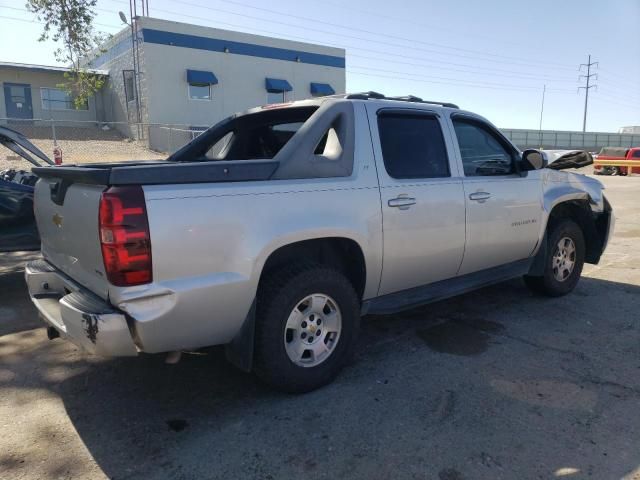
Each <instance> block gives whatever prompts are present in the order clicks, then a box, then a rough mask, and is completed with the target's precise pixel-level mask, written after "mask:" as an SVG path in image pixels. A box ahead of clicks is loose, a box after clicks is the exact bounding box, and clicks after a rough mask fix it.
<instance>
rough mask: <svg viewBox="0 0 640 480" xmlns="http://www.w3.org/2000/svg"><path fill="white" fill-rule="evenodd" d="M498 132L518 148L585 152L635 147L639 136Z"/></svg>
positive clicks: (503, 129)
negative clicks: (607, 148) (605, 148)
mask: <svg viewBox="0 0 640 480" xmlns="http://www.w3.org/2000/svg"><path fill="white" fill-rule="evenodd" d="M500 131H501V132H502V133H503V134H504V135H505V136H506V137H507V138H508V139H510V140H511V141H512V142H513V143H515V144H516V145H517V146H518V147H519V148H523V149H524V148H544V149H546V150H553V149H558V150H587V151H589V152H599V151H600V149H601V148H602V147H627V148H629V147H637V146H640V135H634V134H628V133H607V132H584V133H583V132H570V131H561V130H521V129H509V128H501V129H500Z"/></svg>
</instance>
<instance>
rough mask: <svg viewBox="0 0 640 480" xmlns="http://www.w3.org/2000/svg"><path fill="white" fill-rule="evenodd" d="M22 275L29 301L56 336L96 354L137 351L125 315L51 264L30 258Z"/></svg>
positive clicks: (110, 354)
mask: <svg viewBox="0 0 640 480" xmlns="http://www.w3.org/2000/svg"><path fill="white" fill-rule="evenodd" d="M25 279H26V281H27V286H28V288H29V296H30V297H31V301H32V302H33V303H34V305H35V306H36V308H37V309H38V311H39V312H40V315H41V317H42V318H43V320H44V321H45V322H46V323H48V324H49V325H51V326H52V327H54V328H55V329H56V330H58V332H60V336H62V337H63V338H66V339H68V340H70V341H71V342H73V343H74V344H76V345H78V346H79V347H81V348H83V349H84V350H86V351H88V352H89V353H93V354H96V355H103V356H135V355H137V353H138V349H137V348H136V345H135V343H134V341H133V337H132V336H131V332H130V330H129V326H128V324H127V318H126V316H125V315H124V314H123V313H122V312H120V311H119V310H117V309H115V308H113V307H112V306H111V305H109V304H108V303H107V302H105V301H104V300H102V299H100V298H99V297H97V296H95V295H94V294H93V293H91V292H89V291H88V290H86V289H85V288H83V287H81V286H80V285H78V284H77V283H75V282H74V281H73V280H71V279H70V278H69V277H67V276H66V275H64V274H63V273H62V272H60V271H59V270H57V269H56V268H55V267H54V266H53V265H51V264H50V263H48V262H47V261H45V260H36V261H33V262H30V263H28V264H27V266H26V268H25Z"/></svg>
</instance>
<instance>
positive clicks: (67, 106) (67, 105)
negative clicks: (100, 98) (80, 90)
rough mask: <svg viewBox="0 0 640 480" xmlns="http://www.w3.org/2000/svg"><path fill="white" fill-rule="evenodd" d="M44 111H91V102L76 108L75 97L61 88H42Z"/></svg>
mask: <svg viewBox="0 0 640 480" xmlns="http://www.w3.org/2000/svg"><path fill="white" fill-rule="evenodd" d="M40 92H41V95H42V109H43V110H89V102H88V101H85V102H84V103H83V104H82V105H80V106H79V107H78V108H76V106H75V104H74V103H73V100H74V97H73V95H70V94H69V93H68V92H66V91H64V90H61V89H59V88H41V89H40Z"/></svg>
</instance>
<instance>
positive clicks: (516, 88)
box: [349, 70, 571, 93]
mask: <svg viewBox="0 0 640 480" xmlns="http://www.w3.org/2000/svg"><path fill="white" fill-rule="evenodd" d="M349 73H350V74H351V75H356V76H365V77H377V78H389V79H393V80H408V81H411V82H418V83H429V84H431V83H432V84H438V85H454V86H460V87H471V88H485V89H489V90H513V91H517V92H523V93H524V92H531V91H532V90H535V89H537V88H536V87H528V86H527V87H522V86H517V85H513V86H509V85H505V84H479V83H473V82H467V83H462V82H460V81H457V80H456V81H451V80H449V81H437V80H424V79H421V78H411V77H406V76H401V75H381V74H376V73H367V72H354V71H353V70H351V71H350V72H349ZM547 90H549V89H547ZM569 92H571V91H570V90H566V93H569Z"/></svg>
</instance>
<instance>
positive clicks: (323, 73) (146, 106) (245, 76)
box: [90, 17, 345, 150]
mask: <svg viewBox="0 0 640 480" xmlns="http://www.w3.org/2000/svg"><path fill="white" fill-rule="evenodd" d="M137 31H138V34H137V38H138V39H139V43H138V54H137V59H138V62H139V72H140V73H139V76H138V82H137V85H136V82H135V80H134V74H133V67H134V66H133V60H134V56H133V54H132V51H133V48H132V39H131V29H124V30H122V31H121V32H120V33H118V34H116V35H115V36H114V37H113V38H112V39H111V40H110V41H109V43H108V44H106V45H105V46H104V47H103V48H104V50H105V51H104V52H103V53H101V54H100V55H99V56H98V57H97V58H95V59H93V60H92V61H91V62H90V66H91V67H92V68H97V69H100V70H106V71H108V73H109V81H108V83H107V85H106V87H105V88H104V91H103V92H102V96H103V97H104V98H105V105H108V107H107V108H106V112H105V114H106V116H105V120H108V121H119V122H123V121H128V122H135V121H136V120H137V115H138V113H137V109H138V103H139V108H140V121H141V122H142V123H144V124H165V125H166V124H172V125H174V126H175V127H176V129H175V130H174V131H173V132H172V135H176V132H180V131H181V130H180V127H182V129H189V128H193V129H199V128H202V127H206V126H210V125H212V124H214V123H216V122H217V121H219V120H221V119H223V118H224V117H226V116H228V115H230V114H232V113H235V112H238V111H242V110H245V109H247V108H250V107H254V106H257V105H264V104H267V103H278V102H283V101H292V100H300V99H304V98H308V97H311V96H317V95H330V94H333V93H343V92H344V91H345V51H344V50H343V49H339V48H331V47H325V46H320V45H313V44H308V43H301V42H294V41H289V40H282V39H277V38H270V37H264V36H259V35H250V34H247V33H239V32H232V31H228V30H220V29H217V28H208V27H201V26H197V25H190V24H185V23H179V22H173V21H168V20H159V19H155V18H150V17H140V18H139V19H138V21H137ZM137 90H139V102H136V91H137ZM148 135H149V139H150V143H151V145H152V146H155V147H156V148H157V149H159V150H170V149H171V148H169V147H168V146H166V145H163V143H165V142H166V141H167V139H168V134H167V128H166V126H164V125H163V126H155V127H154V126H152V127H150V128H149V129H148ZM185 140H186V139H185ZM179 141H180V140H179ZM179 141H178V142H176V141H175V137H174V139H173V141H172V143H173V144H174V145H173V147H175V146H176V145H175V143H179Z"/></svg>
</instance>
